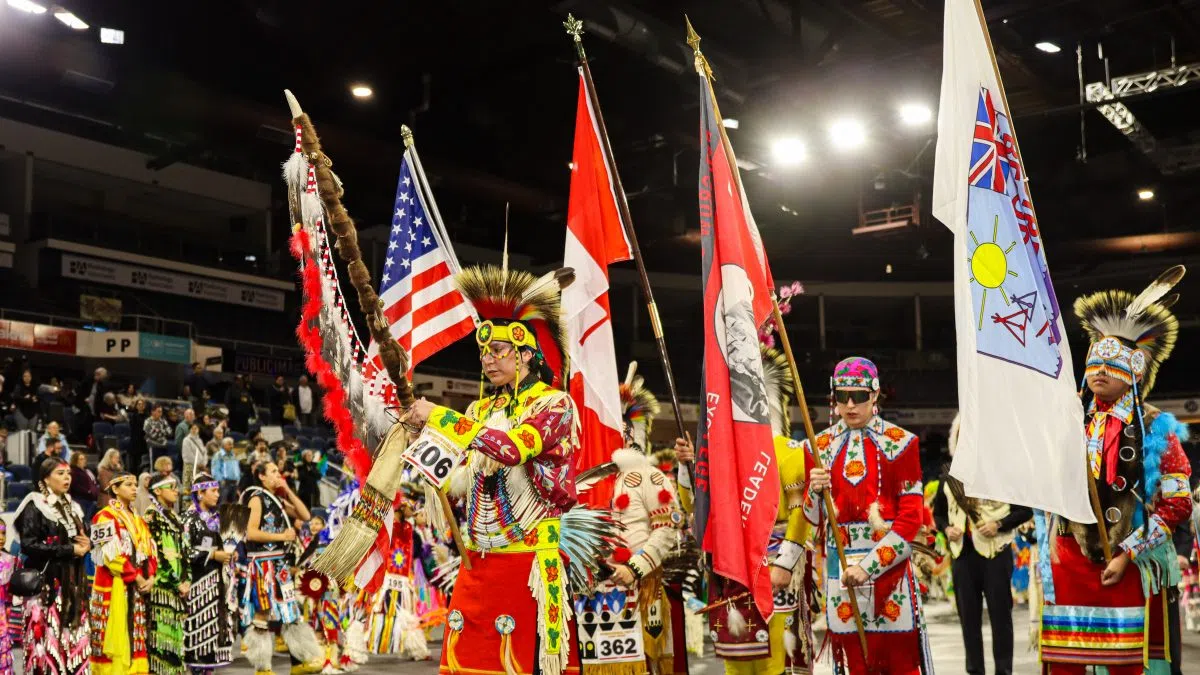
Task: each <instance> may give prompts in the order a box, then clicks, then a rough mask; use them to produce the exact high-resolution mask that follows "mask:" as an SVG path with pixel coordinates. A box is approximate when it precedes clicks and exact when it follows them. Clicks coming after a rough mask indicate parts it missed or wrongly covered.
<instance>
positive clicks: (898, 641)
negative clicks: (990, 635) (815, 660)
mask: <svg viewBox="0 0 1200 675" xmlns="http://www.w3.org/2000/svg"><path fill="white" fill-rule="evenodd" d="M832 389H833V398H834V402H835V411H836V413H837V415H838V416H839V417H840V418H841V419H840V420H838V422H837V423H835V424H834V425H833V426H832V427H830V428H828V429H826V430H825V431H822V432H821V433H819V434H817V437H816V443H817V447H816V449H815V450H816V452H817V453H819V455H820V458H821V466H824V467H827V468H825V469H816V468H812V467H813V466H814V464H813V461H812V452H813V449H812V448H810V447H808V444H807V441H806V442H805V463H804V464H805V467H807V468H808V471H807V476H808V494H807V495H806V496H805V502H804V511H805V514H806V515H807V517H808V519H809V522H811V523H813V524H814V525H817V526H819V527H820V528H821V533H822V535H823V538H824V540H825V549H826V559H827V561H828V563H827V580H826V586H825V588H826V592H825V598H826V612H825V615H826V619H827V621H828V624H829V633H830V637H831V640H832V643H833V655H834V662H835V664H836V667H837V669H838V672H841V673H844V672H847V671H848V672H850V673H853V674H859V673H887V674H888V675H909V674H914V673H918V672H920V671H921V669H922V668H924V669H925V672H930V669H931V668H932V665H933V664H932V659H931V658H930V656H929V649H928V641H927V639H926V636H925V631H924V618H923V615H922V611H921V600H920V596H919V592H918V586H917V583H916V579H915V578H914V576H913V568H912V565H911V556H912V550H913V549H912V545H911V542H912V541H913V539H914V538H915V537H916V536H917V532H918V531H919V530H920V528H921V520H922V513H923V509H924V496H923V489H922V487H921V458H920V453H919V450H918V448H917V437H916V436H914V435H913V434H912V433H910V432H908V431H905V430H904V429H901V428H900V427H898V426H896V425H895V424H892V423H890V422H887V421H884V419H883V418H882V417H880V416H879V413H878V409H877V407H876V403H877V401H878V397H879V371H878V369H877V368H876V367H875V364H874V363H872V362H870V361H868V360H867V359H864V358H861V357H853V358H848V359H845V360H843V361H842V362H840V363H838V365H837V367H836V368H835V369H834V372H833V378H832ZM824 490H832V491H833V502H834V505H835V507H836V508H837V514H836V515H837V520H838V532H837V533H836V536H838V537H840V538H841V540H842V544H843V546H844V548H845V553H846V565H847V567H846V568H845V569H842V567H841V564H840V562H839V560H838V555H837V550H836V548H835V543H834V541H833V539H832V536H835V533H832V532H829V531H828V529H829V528H828V524H827V521H826V517H825V516H826V514H825V512H824V508H823V506H824V502H823V498H822V496H821V492H822V491H824ZM850 592H853V593H854V594H855V596H856V598H857V600H858V607H859V611H860V612H861V616H862V618H863V623H864V624H865V628H866V633H867V656H866V658H865V659H864V656H863V651H862V648H861V646H860V644H859V636H858V634H857V629H856V625H855V621H854V612H853V609H852V605H851V602H850V597H849V593H850Z"/></svg>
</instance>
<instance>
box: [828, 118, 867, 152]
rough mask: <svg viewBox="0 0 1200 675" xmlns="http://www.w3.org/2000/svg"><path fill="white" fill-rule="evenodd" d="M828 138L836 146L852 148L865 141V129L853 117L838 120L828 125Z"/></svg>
mask: <svg viewBox="0 0 1200 675" xmlns="http://www.w3.org/2000/svg"><path fill="white" fill-rule="evenodd" d="M829 139H830V140H831V141H832V142H833V145H834V147H836V148H839V149H841V150H853V149H854V148H857V147H859V146H861V145H863V144H864V143H866V142H867V129H866V127H864V126H863V125H862V122H859V121H858V120H855V119H844V120H838V121H837V122H834V123H833V124H832V125H830V127H829Z"/></svg>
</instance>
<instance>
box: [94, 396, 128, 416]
mask: <svg viewBox="0 0 1200 675" xmlns="http://www.w3.org/2000/svg"><path fill="white" fill-rule="evenodd" d="M96 410H97V411H99V414H98V415H97V417H98V418H99V420H100V421H101V422H108V423H109V424H119V423H121V422H124V421H125V419H126V417H125V414H124V413H123V412H122V411H121V410H120V409H119V408H118V407H117V395H116V394H114V393H112V392H111V391H110V392H105V394H104V396H103V397H102V398H101V399H100V405H99V406H97V407H96Z"/></svg>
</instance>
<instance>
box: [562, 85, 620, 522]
mask: <svg viewBox="0 0 1200 675" xmlns="http://www.w3.org/2000/svg"><path fill="white" fill-rule="evenodd" d="M588 94H589V92H588V88H587V81H586V79H585V78H584V75H583V70H582V69H581V70H580V71H579V104H578V109H577V111H576V114H575V150H574V161H573V162H572V169H571V196H570V200H569V202H568V205H567V245H566V250H565V251H564V253H563V265H564V266H566V267H572V268H574V269H575V282H574V283H572V284H571V285H570V286H568V287H567V288H566V290H565V291H563V297H562V307H563V315H564V318H565V320H566V323H567V342H568V345H569V352H570V354H569V356H570V358H571V383H570V391H571V398H573V399H574V400H575V407H576V409H577V410H578V413H579V415H580V418H581V421H582V426H583V434H582V439H581V440H582V444H581V447H580V449H579V450H578V451H577V452H576V454H575V471H576V472H580V471H585V470H587V469H590V468H592V467H594V466H597V465H599V464H603V463H605V462H607V461H609V459H610V458H611V456H612V453H613V451H614V450H617V449H620V448H621V446H622V445H624V441H623V434H622V430H621V426H622V421H621V396H620V389H619V388H620V384H621V382H620V379H619V377H618V375H617V353H616V349H615V347H614V346H613V334H612V320H611V312H610V310H609V304H608V266H609V265H611V264H613V263H616V262H621V261H623V260H629V259H630V258H631V257H632V253H631V251H630V247H629V239H628V237H626V235H625V227H624V225H623V224H622V222H621V215H620V212H619V210H618V209H617V197H616V186H615V184H614V181H613V177H612V175H611V174H610V173H609V169H608V167H609V166H610V164H609V163H608V161H607V158H606V157H605V154H604V145H603V144H602V143H601V142H600V125H599V124H598V117H599V112H598V111H597V110H595V109H593V108H592V105H591V97H590V96H589V95H588ZM583 499H584V500H585V501H586V502H588V503H589V504H591V505H593V506H605V507H607V506H608V505H609V502H610V501H611V499H612V486H611V484H599V485H596V486H594V487H593V488H592V489H591V490H590V491H588V492H587V493H585V494H584V496H583Z"/></svg>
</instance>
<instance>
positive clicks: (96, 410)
mask: <svg viewBox="0 0 1200 675" xmlns="http://www.w3.org/2000/svg"><path fill="white" fill-rule="evenodd" d="M111 388H112V387H111V385H110V384H109V382H108V369H107V368H97V369H96V372H94V373H92V384H91V389H89V390H88V395H87V399H86V400H87V404H88V408H89V409H91V411H92V415H93V416H94V417H96V418H97V419H99V417H100V403H101V402H102V401H104V395H105V394H106V393H108V392H109V391H111Z"/></svg>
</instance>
